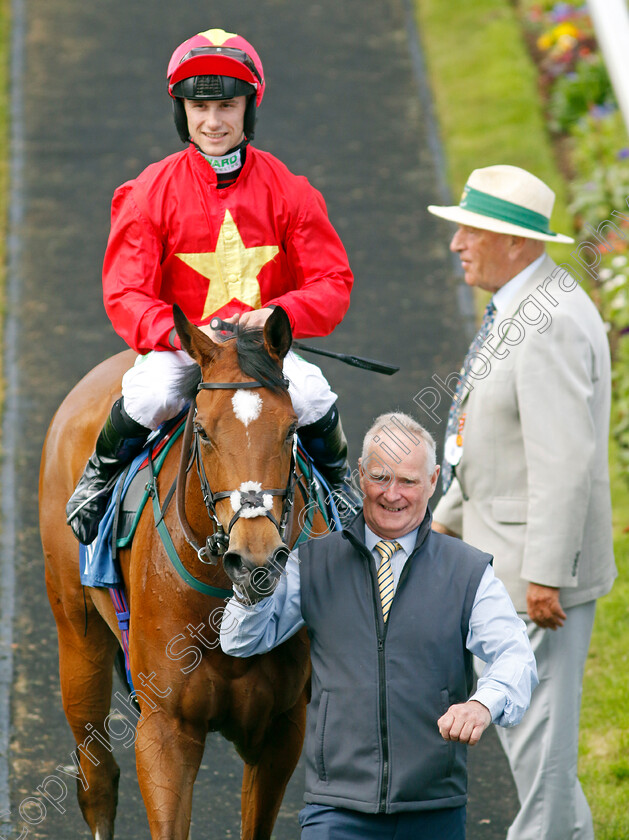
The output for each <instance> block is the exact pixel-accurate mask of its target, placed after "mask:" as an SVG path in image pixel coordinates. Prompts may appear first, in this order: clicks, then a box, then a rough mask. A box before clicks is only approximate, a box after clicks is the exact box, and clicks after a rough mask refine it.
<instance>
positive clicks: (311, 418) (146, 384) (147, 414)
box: [122, 350, 337, 429]
mask: <svg viewBox="0 0 629 840" xmlns="http://www.w3.org/2000/svg"><path fill="white" fill-rule="evenodd" d="M193 365H196V362H194V361H193V360H192V359H191V358H190V356H188V354H187V353H185V352H184V351H183V350H172V351H170V350H153V351H152V352H151V353H148V354H147V355H146V356H138V358H137V359H136V361H135V364H134V366H133V367H132V368H131V370H128V371H127V372H126V373H125V375H124V376H123V378H122V396H123V398H124V407H125V411H126V412H127V414H128V415H129V417H131V418H132V419H133V420H135V421H136V423H140V424H141V425H142V426H146V428H147V429H157V428H158V426H160V425H161V424H162V423H163V422H164V421H166V420H171V419H172V418H173V417H176V416H177V414H179V412H180V411H183V409H184V408H185V407H186V403H187V400H186V398H185V397H184V396H182V394H181V386H180V383H181V380H182V375H183V374H185V373H186V371H189V369H190V367H191V366H193ZM284 376H286V378H287V379H288V381H289V386H288V393H289V394H290V398H291V400H292V403H293V408H294V409H295V414H296V415H297V424H298V425H299V426H301V427H303V426H309V425H310V424H311V423H314V422H315V421H317V420H320V419H321V418H322V417H323V416H324V415H325V414H326V413H327V412H328V411H329V410H330V408H331V407H332V406H333V405H334V403H335V402H336V399H337V395H336V394H335V393H334V391H333V390H332V389H331V388H330V385H329V383H328V381H327V379H326V378H325V376H324V375H323V374H322V373H321V371H320V370H319V368H318V367H317V366H316V365H313V364H311V363H310V362H306V361H305V360H304V359H302V358H301V357H300V356H297V355H296V354H295V353H293V351H292V350H289V352H288V354H287V356H286V358H285V359H284Z"/></svg>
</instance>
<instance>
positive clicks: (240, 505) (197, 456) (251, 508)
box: [177, 381, 297, 565]
mask: <svg viewBox="0 0 629 840" xmlns="http://www.w3.org/2000/svg"><path fill="white" fill-rule="evenodd" d="M264 387H265V385H264V384H263V383H262V382H257V381H254V382H200V383H199V385H198V387H197V390H198V391H202V390H217V389H224V390H228V389H229V390H238V389H241V388H264ZM195 415H196V400H193V401H192V403H191V404H190V409H189V411H188V419H187V420H186V428H185V430H184V436H183V441H182V444H181V460H180V462H179V475H178V477H177V514H178V516H179V523H180V525H181V529H182V531H183V534H184V537H185V538H186V541H187V542H188V543H189V545H190V546H191V547H192V548H193V549H194V550H195V551H196V553H197V556H198V558H199V560H200V561H201V562H202V563H206V564H210V565H215V564H216V563H217V562H218V559H219V557H222V556H223V554H225V551H226V550H227V547H228V545H229V535H230V534H231V530H232V528H233V527H234V525H235V524H236V522H237V521H238V520H239V519H240V518H241V517H242V518H243V519H251V518H254V517H256V516H266V517H267V518H268V519H270V520H271V522H272V523H273V524H274V525H275V527H276V528H277V530H278V533H279V535H280V539H281V540H282V542H286V540H285V536H286V533H287V530H288V526H289V524H290V521H291V514H292V510H293V500H294V495H295V482H296V473H295V463H296V448H297V436H296V435H295V437H294V440H293V448H292V452H291V463H290V470H289V473H288V482H287V484H286V487H285V488H284V489H283V490H278V489H272V490H263V489H262V488H261V487H260V485H259V484H257V483H255V482H247V483H246V484H243V485H241V487H240V489H239V490H221V491H220V492H218V493H214V492H213V491H212V488H211V487H210V482H209V481H208V478H207V475H206V472H205V466H204V464H203V459H202V457H201V444H200V442H199V432H198V430H197V429H196V428H195V427H194V418H195ZM193 464H196V468H197V473H198V476H199V481H200V482H201V493H202V495H203V501H204V503H205V508H206V510H207V512H208V515H209V517H210V519H212V521H213V522H214V528H215V530H214V533H213V534H210V536H209V537H207V539H206V541H205V545H204V546H199V545H198V544H197V541H196V537H195V534H194V532H193V531H192V528H191V527H190V524H189V522H188V519H187V517H186V511H185V491H186V480H187V475H188V472H189V471H190V469H191V468H192V466H193ZM272 496H282V497H283V498H284V504H283V506H282V513H281V516H280V521H279V522H278V521H277V519H276V518H275V517H274V516H273V513H272V512H271V506H272V498H271V497H272ZM222 499H230V500H231V503H232V508H233V510H234V515H233V516H232V518H231V520H230V522H229V525H228V526H227V533H225V529H224V528H223V526H222V524H221V522H220V520H219V518H218V515H217V513H216V507H215V505H216V502H219V501H221V500H222Z"/></svg>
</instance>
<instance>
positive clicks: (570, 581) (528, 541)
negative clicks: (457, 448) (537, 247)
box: [434, 257, 616, 612]
mask: <svg viewBox="0 0 629 840" xmlns="http://www.w3.org/2000/svg"><path fill="white" fill-rule="evenodd" d="M486 347H487V348H488V349H487V351H486V352H485V355H486V356H487V358H488V359H489V360H490V366H489V370H487V365H483V364H476V365H475V366H474V367H475V370H476V372H477V376H476V378H471V380H470V381H471V384H472V386H473V389H472V390H471V391H470V392H468V394H467V397H466V398H465V403H464V406H463V411H464V413H465V425H464V427H463V453H462V456H461V459H460V461H459V463H458V465H457V466H456V477H455V479H454V480H453V482H452V484H451V485H450V488H449V490H448V492H447V493H446V494H445V495H444V496H443V498H442V499H441V501H440V502H439V504H438V505H437V507H436V509H435V513H434V519H435V520H436V521H437V522H441V523H442V524H444V525H445V526H446V527H448V528H449V529H450V530H452V531H454V532H455V533H457V534H459V535H461V536H462V537H463V539H464V540H465V541H466V542H468V543H471V544H472V545H475V546H477V547H478V548H480V549H482V550H483V551H487V552H489V553H491V554H493V555H494V569H495V571H496V574H497V575H498V577H499V578H501V580H502V581H503V582H504V584H505V586H506V587H507V590H508V592H509V594H510V596H511V599H512V600H513V602H514V604H515V607H516V609H517V610H518V612H526V590H527V585H528V583H529V582H534V583H538V584H543V585H545V586H556V587H560V588H561V592H560V600H561V603H562V605H563V606H564V607H570V606H575V605H577V604H582V603H585V602H587V601H590V600H592V599H595V598H598V597H600V596H601V595H605V594H606V593H607V592H608V591H609V590H610V589H611V586H612V583H613V581H614V578H615V576H616V568H615V564H614V556H613V546H612V524H611V500H610V489H609V474H608V460H607V459H608V451H607V446H608V434H609V412H610V391H611V385H610V381H611V376H610V359H609V345H608V341H607V335H606V332H605V327H604V325H603V322H602V320H601V318H600V315H599V314H598V312H597V310H596V307H595V306H594V304H593V303H592V301H591V300H590V299H589V297H588V296H587V294H586V293H585V292H584V291H583V289H581V288H580V287H579V286H578V284H576V282H575V281H574V280H573V279H572V277H571V275H570V274H568V273H567V272H566V271H565V268H561V267H557V266H556V265H555V263H554V262H553V261H552V260H551V259H550V258H549V257H545V259H544V262H543V263H542V264H541V266H540V267H539V268H538V269H537V270H536V271H535V272H534V273H533V275H532V276H531V277H530V278H529V279H528V280H527V281H526V282H525V284H524V286H523V288H522V289H521V290H520V291H519V292H518V294H517V295H516V296H515V299H514V300H512V301H511V302H510V303H509V305H508V307H507V310H506V311H504V312H503V313H498V315H497V317H496V321H495V323H494V326H493V328H492V331H491V334H490V337H489V342H488V344H487V345H486ZM489 348H491V349H489ZM492 351H493V354H495V355H493V354H492ZM498 356H501V358H498ZM479 361H480V360H479ZM483 374H486V375H484V376H483Z"/></svg>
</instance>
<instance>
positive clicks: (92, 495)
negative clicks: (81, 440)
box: [66, 398, 151, 545]
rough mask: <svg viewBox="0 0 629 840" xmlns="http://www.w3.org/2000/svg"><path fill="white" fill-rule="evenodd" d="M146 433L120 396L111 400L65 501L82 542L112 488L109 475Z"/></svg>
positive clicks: (89, 537) (94, 530) (92, 535)
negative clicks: (113, 401) (77, 478)
mask: <svg viewBox="0 0 629 840" xmlns="http://www.w3.org/2000/svg"><path fill="white" fill-rule="evenodd" d="M150 433H151V430H150V429H147V428H145V427H144V426H141V425H140V424H139V423H136V422H135V420H132V419H131V417H129V415H128V414H127V412H126V411H125V410H124V406H123V403H122V398H120V399H119V400H117V401H116V402H115V403H114V404H113V406H112V409H111V412H110V414H109V417H108V418H107V420H106V421H105V425H104V426H103V428H102V430H101V432H100V434H99V436H98V440H97V441H96V451H95V452H94V454H93V455H92V457H91V458H90V459H89V461H88V462H87V466H86V467H85V472H84V473H83V475H82V476H81V478H80V479H79V483H78V484H77V486H76V490H75V491H74V493H73V494H72V495H71V496H70V500H69V502H68V504H67V505H66V516H67V517H68V519H67V521H68V524H69V525H70V527H71V528H72V530H73V531H74V533H75V535H76V537H77V539H78V540H79V542H81V543H83V545H89V544H90V543H91V542H93V541H94V540H95V539H96V535H97V534H98V525H99V523H100V521H101V519H102V518H103V516H104V515H105V511H106V510H107V503H108V501H109V496H110V493H111V490H112V488H113V483H114V482H112V479H113V478H114V476H116V474H117V473H118V472H119V471H120V470H121V469H122V468H123V467H125V466H126V465H127V464H128V463H130V462H131V461H132V460H133V459H134V458H135V456H136V455H137V454H138V453H139V452H140V451H141V450H142V447H143V446H144V444H145V443H146V439H147V437H148V436H149V434H150Z"/></svg>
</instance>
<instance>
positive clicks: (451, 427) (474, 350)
mask: <svg viewBox="0 0 629 840" xmlns="http://www.w3.org/2000/svg"><path fill="white" fill-rule="evenodd" d="M495 317H496V305H495V304H494V302H493V300H490V301H489V303H488V304H487V306H486V307H485V314H484V315H483V320H482V321H481V325H480V327H479V329H478V332H477V333H476V335H475V336H474V340H473V341H472V343H471V344H470V347H469V350H468V351H467V354H466V356H465V359H464V361H463V368H462V369H461V375H460V376H459V379H458V381H457V384H456V388H455V391H454V399H453V400H452V405H451V406H450V412H449V414H448V423H447V428H446V437H445V439H446V441H447V440H448V438H449V437H451V436H452V435H456V434H457V429H458V426H459V420H460V419H461V414H462V409H463V400H464V399H465V396H466V393H467V383H468V380H469V378H470V368H471V367H472V365H473V363H474V361H475V359H476V357H477V356H478V355H479V351H480V349H481V347H482V346H483V343H484V342H485V341H486V339H487V336H488V335H489V333H490V332H491V328H492V327H493V325H494V319H495ZM481 358H482V354H481ZM453 478H454V469H453V467H452V464H451V463H450V462H449V461H448V460H447V459H446V458H445V457H444V460H443V464H442V466H441V486H442V487H443V492H444V493H447V492H448V488H449V487H450V485H451V484H452V479H453Z"/></svg>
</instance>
